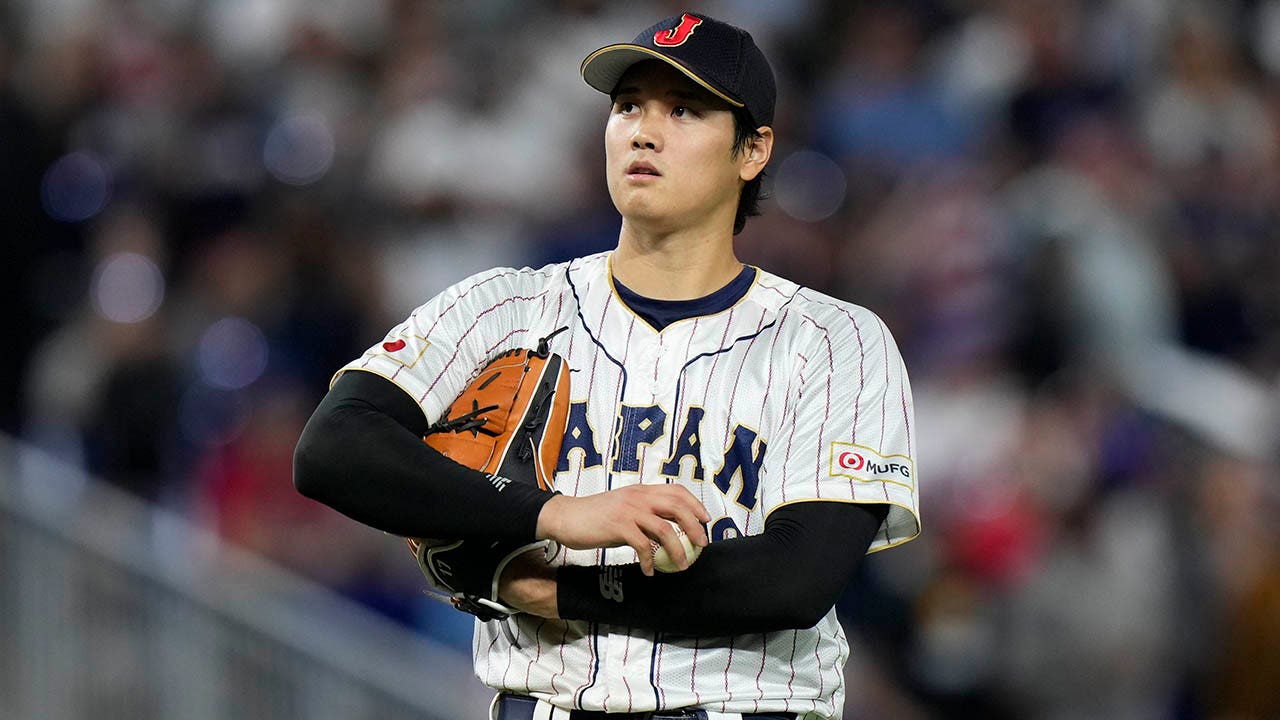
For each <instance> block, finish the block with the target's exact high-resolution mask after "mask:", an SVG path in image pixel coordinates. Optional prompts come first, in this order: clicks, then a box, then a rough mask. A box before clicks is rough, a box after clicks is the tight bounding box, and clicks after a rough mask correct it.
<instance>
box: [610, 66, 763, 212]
mask: <svg viewBox="0 0 1280 720" xmlns="http://www.w3.org/2000/svg"><path fill="white" fill-rule="evenodd" d="M733 138H734V129H733V113H732V111H731V109H730V107H729V105H728V104H727V103H725V102H724V101H723V100H720V99H719V98H717V97H716V96H714V95H712V94H711V93H710V92H708V91H707V90H705V89H704V88H702V87H701V86H700V85H698V84H697V83H695V82H694V81H692V80H690V79H689V78H688V77H686V76H685V75H684V74H683V73H681V72H680V71H678V70H676V69H675V68H673V67H671V66H670V65H668V64H666V63H664V62H661V61H656V60H655V61H651V62H642V63H637V64H636V65H634V66H632V67H631V69H629V70H628V71H627V72H626V74H625V75H623V76H622V79H621V80H619V81H618V86H617V88H615V90H614V102H613V107H612V109H611V111H610V113H609V121H608V124H607V125H606V126H605V159H606V161H605V165H606V171H607V173H608V184H609V195H610V196H611V197H612V198H613V204H614V205H615V206H617V208H618V211H619V212H620V213H622V216H623V218H624V220H625V221H627V222H636V223H640V224H643V225H645V226H647V227H649V228H651V229H654V230H677V229H680V228H682V227H690V226H695V225H698V224H703V223H706V222H707V221H708V219H711V220H713V221H718V220H721V219H723V217H725V216H727V218H728V220H727V222H728V223H729V224H730V225H732V220H733V215H734V213H735V211H736V209H737V202H738V194H739V192H740V190H741V188H742V183H743V182H744V181H745V180H749V179H751V178H752V177H755V175H756V174H757V173H758V172H759V169H754V170H753V169H751V168H750V167H748V166H747V165H748V161H747V158H748V157H749V154H748V153H739V154H738V156H737V157H735V156H734V153H733V152H732V151H733ZM760 167H761V168H763V165H761V166H760Z"/></svg>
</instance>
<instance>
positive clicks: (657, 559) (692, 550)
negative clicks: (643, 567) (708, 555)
mask: <svg viewBox="0 0 1280 720" xmlns="http://www.w3.org/2000/svg"><path fill="white" fill-rule="evenodd" d="M667 522H671V521H670V520H668V521H667ZM671 527H673V528H675V531H676V535H677V536H679V538H680V544H681V545H683V546H684V554H685V557H687V558H689V564H690V565H692V564H693V561H695V560H697V559H698V555H700V554H701V553H702V548H700V547H696V546H695V545H694V544H693V542H692V541H691V540H689V536H688V535H686V534H685V531H684V529H683V528H681V527H680V526H679V525H677V524H676V523H671ZM652 545H653V567H654V569H655V570H657V571H658V572H664V573H673V572H679V571H680V568H679V566H677V565H676V561H675V560H672V559H671V555H670V554H668V553H667V549H666V548H664V547H662V546H661V545H659V544H658V543H656V542H655V543H652Z"/></svg>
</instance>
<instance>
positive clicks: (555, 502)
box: [535, 493, 569, 541]
mask: <svg viewBox="0 0 1280 720" xmlns="http://www.w3.org/2000/svg"><path fill="white" fill-rule="evenodd" d="M566 502H569V498H568V496H566V495H562V494H560V493H556V494H555V495H554V496H553V497H552V498H551V499H550V500H547V501H546V502H544V503H543V504H542V509H541V510H539V511H538V524H537V529H536V530H535V533H536V534H535V538H536V539H538V540H557V541H558V538H559V536H560V531H559V525H560V510H561V509H562V508H563V506H564V504H565V503H566Z"/></svg>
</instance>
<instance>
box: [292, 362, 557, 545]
mask: <svg viewBox="0 0 1280 720" xmlns="http://www.w3.org/2000/svg"><path fill="white" fill-rule="evenodd" d="M415 416H416V417H415ZM426 427H427V423H426V420H425V418H423V417H422V413H421V411H420V410H418V408H417V406H416V403H414V402H413V400H412V399H411V398H409V396H408V395H405V394H404V392H403V391H402V390H400V389H399V388H397V387H396V386H394V385H393V384H392V383H390V381H387V380H384V379H382V378H380V377H377V376H373V375H370V374H369V373H360V372H355V373H347V374H346V375H344V376H343V377H342V378H340V379H339V380H338V382H337V383H336V384H335V385H334V388H333V390H332V391H331V392H330V393H329V394H328V395H327V396H326V397H325V399H324V400H323V401H322V402H321V403H320V406H319V407H318V408H316V411H315V413H314V414H313V415H312V416H311V419H310V420H309V421H308V422H307V426H306V428H305V429H304V430H303V432H302V436H301V438H299V440H298V447H297V449H296V450H295V453H294V484H295V486H296V487H297V489H298V491H299V492H300V493H302V494H303V495H306V496H307V497H310V498H312V499H314V500H318V501H319V502H322V503H324V504H326V505H329V506H330V507H332V508H333V509H335V510H337V511H339V512H341V513H343V514H344V515H347V516H348V517H350V518H352V519H354V520H357V521H359V522H361V523H364V524H365V525H369V526H372V527H375V528H378V529H380V530H385V531H387V532H390V533H394V534H396V535H403V536H406V537H434V538H450V539H466V538H472V537H484V538H491V539H516V540H532V539H533V538H534V535H535V528H536V525H537V519H538V513H539V511H540V510H541V508H542V505H543V503H545V502H546V501H547V499H549V498H550V497H551V493H548V492H545V491H542V490H539V489H538V488H535V487H532V486H527V485H523V484H520V483H510V484H507V485H505V486H504V487H503V488H501V489H499V488H497V487H495V486H494V485H493V484H492V483H490V482H488V480H487V478H486V477H485V476H484V475H483V474H482V473H480V472H478V471H476V470H472V469H470V468H467V467H464V466H462V465H459V464H458V463H455V462H453V461H452V460H449V459H448V458H446V457H444V456H443V455H441V454H440V453H439V452H438V451H436V450H434V449H432V448H431V447H429V446H428V445H427V444H426V443H424V442H422V437H421V435H422V434H423V433H425V431H426Z"/></svg>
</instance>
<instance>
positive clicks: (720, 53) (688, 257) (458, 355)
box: [295, 12, 920, 720]
mask: <svg viewBox="0 0 1280 720" xmlns="http://www.w3.org/2000/svg"><path fill="white" fill-rule="evenodd" d="M581 73H582V76H583V78H584V79H585V80H586V82H587V83H588V84H589V85H591V86H592V87H593V88H595V89H597V90H599V91H601V92H603V93H606V94H608V95H609V96H610V99H611V105H610V109H609V112H608V119H607V121H606V122H605V128H604V141H605V149H606V168H605V169H606V175H607V183H608V187H609V192H610V195H611V197H612V200H613V202H614V204H615V205H616V207H617V209H618V211H619V213H620V214H621V215H622V219H623V223H622V230H621V233H620V236H619V238H618V244H617V247H616V249H615V250H613V251H611V252H607V253H602V254H598V255H592V256H588V257H583V258H578V259H575V260H573V261H571V262H567V263H562V264H556V265H549V266H547V267H543V268H539V269H529V268H524V269H511V268H498V269H494V270H490V271H487V272H483V273H480V274H478V275H475V276H473V277H470V278H467V279H465V280H463V281H461V282H459V283H458V284H457V285H454V286H453V287H451V288H449V289H448V290H446V291H444V292H443V293H441V294H440V295H439V296H437V297H435V298H433V299H431V300H429V301H427V302H426V303H425V304H424V305H422V306H421V307H419V308H418V309H416V310H415V311H414V312H413V313H412V315H410V316H409V317H408V318H407V319H406V320H405V321H404V322H403V323H401V324H400V325H398V326H397V327H395V328H393V329H392V330H391V331H390V332H389V333H388V334H387V336H386V337H385V338H384V339H383V340H381V341H379V342H378V343H377V344H375V345H374V346H373V347H372V348H370V349H369V350H368V351H367V352H366V353H365V354H364V355H363V356H362V357H361V358H359V359H357V360H355V361H353V362H352V363H350V364H349V365H347V366H346V367H344V368H343V369H342V370H341V371H340V372H339V374H338V375H337V376H336V378H335V381H334V383H333V384H332V387H331V389H330V392H329V394H328V395H327V396H326V398H325V399H324V401H323V402H322V403H321V405H320V407H319V408H318V409H317V410H316V413H315V415H314V416H313V417H312V419H311V421H310V422H309V423H308V425H307V428H306V430H305V431H304V433H303V436H302V438H301V439H300V441H299V445H298V449H297V454H296V457H295V483H296V485H297V487H298V489H299V490H300V491H301V492H302V493H304V494H306V495H308V496H310V497H313V498H316V499H318V500H321V501H322V502H325V503H327V504H329V505H331V506H332V507H334V508H336V509H338V510H340V511H341V512H343V513H345V514H347V515H349V516H350V517H352V518H354V519H356V520H358V521H360V522H363V523H366V524H368V525H371V526H374V527H377V528H381V529H383V530H385V531H387V532H390V533H395V534H399V535H404V536H412V537H429V538H460V539H468V538H481V539H486V540H488V539H504V540H510V541H517V542H528V541H532V540H551V541H555V542H556V543H557V545H556V546H555V547H557V548H558V550H557V551H556V552H555V553H554V555H553V556H550V557H549V558H547V557H545V556H543V555H524V556H521V557H519V558H518V559H517V560H516V561H514V562H511V563H510V564H509V565H507V566H506V569H505V570H502V571H501V583H500V585H499V586H498V587H499V594H500V596H501V599H502V601H503V602H504V603H506V605H508V606H510V607H512V608H516V609H518V610H520V611H521V612H519V613H516V614H512V615H510V616H509V617H505V618H500V619H494V620H489V621H483V622H482V621H477V623H476V630H475V642H474V664H475V671H476V673H477V675H478V676H479V678H480V679H481V680H482V681H483V682H484V683H485V684H487V685H489V686H490V687H492V688H494V689H495V690H496V691H497V696H496V698H495V702H494V704H493V707H492V708H491V717H493V718H499V719H500V720H529V719H531V718H573V719H581V718H594V717H609V718H614V717H632V718H653V719H663V718H675V717H698V718H708V719H713V720H714V719H721V720H723V719H726V718H735V719H736V718H753V719H757V720H759V719H763V718H806V719H809V718H838V717H840V715H841V710H842V706H843V702H844V681H843V672H842V669H843V666H844V663H845V661H846V659H847V657H848V645H847V642H846V639H845V636H844V634H843V632H842V630H841V627H840V624H839V622H838V621H837V618H836V614H835V611H834V609H833V605H834V603H835V601H836V599H837V597H838V595H839V594H840V592H841V590H842V588H843V587H844V585H845V584H846V582H847V581H848V579H849V578H850V577H851V575H852V574H853V572H854V569H855V567H856V566H857V563H858V562H859V560H860V558H861V557H862V556H864V555H865V554H866V553H867V552H868V551H871V552H874V551H877V550H882V549H885V548H888V547H892V546H895V545H898V544H901V543H903V542H906V541H908V540H910V539H911V538H913V537H915V536H916V535H917V534H918V533H919V531H920V522H919V517H918V498H919V494H918V493H919V488H918V476H917V472H916V467H915V462H914V458H915V454H916V453H915V437H914V428H913V422H912V399H911V390H910V386H909V383H908V380H907V373H906V370H905V368H904V366H903V362H902V358H901V356H900V355H899V353H898V350H897V347H896V345H895V343H894V341H893V338H892V336H891V335H890V333H889V330H888V329H887V328H886V327H885V325H884V323H883V322H881V321H880V319H879V318H878V317H876V316H875V315H874V314H873V313H871V312H870V311H868V310H866V309H864V308H862V307H859V306H857V305H853V304H850V303H847V302H844V301H841V300H837V299H835V298H831V297H828V296H825V295H823V294H821V293H818V292H815V291H813V290H811V289H807V288H804V287H801V286H799V285H797V284H795V283H793V282H790V281H788V280H786V279H784V278H781V277H778V276H776V275H773V274H771V273H769V272H767V271H765V270H763V269H760V268H756V267H751V266H746V265H744V264H743V263H741V262H740V261H738V260H737V258H736V257H735V255H734V249H733V236H734V235H735V234H736V233H737V232H738V231H740V230H741V229H742V227H743V225H744V223H745V222H746V220H747V217H748V216H749V215H752V214H757V212H758V211H757V209H756V198H757V195H758V192H759V184H760V179H761V174H762V173H763V171H764V169H765V166H766V165H767V164H768V162H769V159H770V155H771V153H772V149H773V130H772V127H771V126H772V123H773V118H774V98H775V88H774V79H773V73H772V70H771V68H770V66H769V63H768V61H767V60H766V59H765V57H764V55H763V53H762V52H761V51H760V50H759V49H758V48H757V47H756V45H755V44H754V42H753V40H752V38H751V36H750V35H749V34H748V33H747V32H745V31H743V30H741V29H740V28H737V27H734V26H732V25H728V24H726V23H723V22H719V21H717V20H714V19H712V18H710V17H707V16H705V15H702V14H698V13H691V12H690V13H682V14H680V15H676V16H674V17H671V18H667V19H665V20H663V21H661V22H659V23H657V24H656V25H654V26H653V27H651V28H648V29H646V30H644V31H643V32H641V33H640V34H639V35H638V36H636V38H635V39H634V40H633V41H631V42H628V43H620V44H616V45H610V46H607V47H604V48H601V49H599V50H597V51H595V52H593V53H591V54H590V55H589V56H588V57H587V58H586V59H585V61H584V62H583V64H582V68H581ZM778 240H779V242H785V238H779V239H778ZM543 338H549V340H548V341H547V343H548V344H549V345H550V347H551V349H553V350H554V351H555V352H556V353H558V354H559V355H561V356H563V358H564V359H565V361H566V362H567V365H568V366H569V368H571V371H572V372H571V373H570V382H569V393H570V404H569V410H568V415H567V421H566V422H565V428H564V436H563V442H562V446H561V450H560V453H559V456H558V464H557V465H556V467H555V468H554V492H548V491H546V490H543V489H540V488H538V487H536V486H532V485H525V484H519V483H509V482H505V481H503V480H502V478H497V479H495V478H494V477H491V476H489V475H485V474H482V473H479V472H477V471H476V470H473V469H470V468H467V467H463V466H462V465H459V464H457V463H454V462H452V461H450V460H449V459H447V458H445V457H444V456H443V455H442V454H441V453H439V452H437V451H435V450H433V449H432V448H431V447H429V446H428V445H427V444H425V443H423V442H422V440H421V439H422V437H423V435H424V433H427V432H428V429H429V428H430V427H431V425H432V423H433V422H435V421H436V420H437V419H439V418H441V416H442V415H443V414H445V412H446V410H447V409H448V408H449V406H450V403H451V402H452V401H453V400H454V398H455V397H457V396H458V394H459V392H460V391H461V390H463V388H464V387H466V386H467V385H468V383H469V382H471V381H473V379H475V378H476V376H477V374H478V373H479V371H478V370H477V368H481V367H482V366H484V364H485V362H486V360H487V359H488V358H491V357H493V356H494V354H495V353H500V352H503V351H506V350H509V349H512V348H530V347H534V346H535V345H536V344H537V343H538V341H539V339H543ZM682 533H683V534H684V535H685V536H686V537H687V538H688V539H689V541H690V545H689V546H685V545H683V544H682V542H681V539H680V537H679V536H680V534H682ZM655 547H661V548H662V549H664V550H666V551H667V553H668V554H669V555H670V557H671V558H672V559H673V561H674V563H675V565H676V566H677V568H676V569H677V570H679V571H678V572H671V573H654V571H653V564H654V560H653V555H654V548H655ZM686 547H692V548H699V549H702V552H701V555H700V557H698V558H697V561H696V562H691V560H692V557H691V555H692V554H686Z"/></svg>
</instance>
